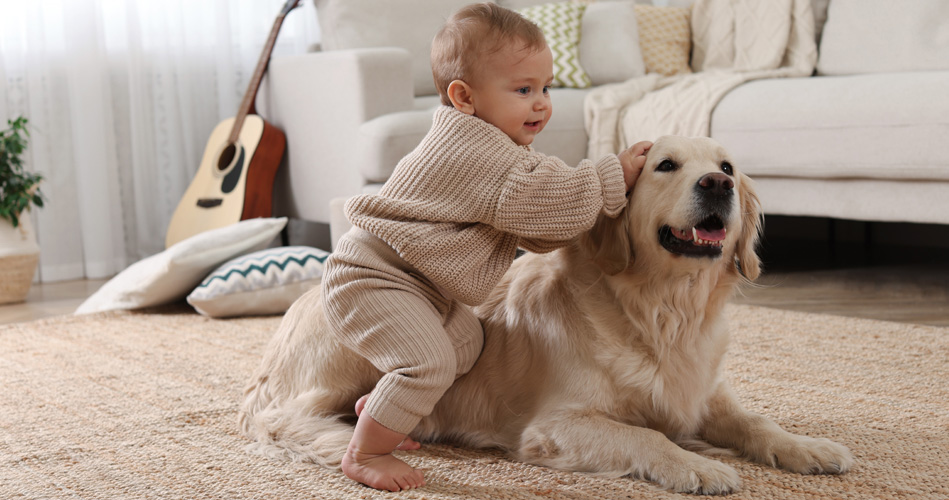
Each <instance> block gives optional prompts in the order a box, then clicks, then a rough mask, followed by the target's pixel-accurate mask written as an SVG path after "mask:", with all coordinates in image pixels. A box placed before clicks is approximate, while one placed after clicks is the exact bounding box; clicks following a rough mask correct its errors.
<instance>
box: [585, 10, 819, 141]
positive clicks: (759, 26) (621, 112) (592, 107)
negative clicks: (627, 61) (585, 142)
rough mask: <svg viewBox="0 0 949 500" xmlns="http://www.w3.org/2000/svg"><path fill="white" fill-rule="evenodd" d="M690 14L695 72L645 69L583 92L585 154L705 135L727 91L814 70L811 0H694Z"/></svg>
mask: <svg viewBox="0 0 949 500" xmlns="http://www.w3.org/2000/svg"><path fill="white" fill-rule="evenodd" d="M691 19H692V20H691V23H692V63H691V65H692V69H693V71H694V73H691V74H684V75H674V76H671V77H663V76H661V75H657V74H649V75H646V76H644V77H641V78H634V79H632V80H629V81H626V82H623V83H618V84H612V85H604V86H602V87H599V88H597V89H594V90H593V91H591V92H590V93H589V94H588V95H587V97H586V102H585V113H586V117H585V118H586V128H587V134H588V136H589V141H590V142H589V149H588V151H587V154H588V156H589V157H590V158H599V157H601V156H603V155H605V154H609V153H618V152H619V151H622V150H623V149H625V148H627V147H629V146H630V145H632V144H633V143H635V142H637V141H640V140H655V139H656V138H658V137H659V136H662V135H684V136H708V135H709V132H710V131H709V124H710V120H711V114H712V111H713V110H714V109H715V106H716V105H717V104H718V102H719V100H721V98H722V97H724V95H725V94H726V93H728V92H729V91H730V90H732V89H733V88H735V87H737V86H738V85H740V84H742V83H744V82H747V81H750V80H755V79H759V78H779V77H795V76H802V77H806V76H810V75H811V73H812V72H813V71H814V66H815V64H816V62H817V45H816V43H815V41H814V13H813V10H812V6H811V0H768V1H761V0H697V1H696V2H695V4H693V7H692V18H691Z"/></svg>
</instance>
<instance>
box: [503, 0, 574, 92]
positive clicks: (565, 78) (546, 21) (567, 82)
mask: <svg viewBox="0 0 949 500" xmlns="http://www.w3.org/2000/svg"><path fill="white" fill-rule="evenodd" d="M586 7H587V6H586V5H585V4H579V3H571V2H562V3H548V4H543V5H536V6H534V7H527V8H525V9H521V10H520V11H519V12H520V13H521V15H523V16H524V17H526V18H527V19H530V20H531V21H533V22H534V23H535V24H536V25H537V26H539V27H540V29H542V30H543V31H544V38H546V39H547V45H548V46H549V47H550V51H551V53H553V56H554V82H553V86H554V87H574V88H580V89H582V88H587V87H589V86H590V85H591V81H590V76H589V75H587V72H586V71H584V70H583V67H582V66H580V26H581V22H582V20H583V11H584V10H586Z"/></svg>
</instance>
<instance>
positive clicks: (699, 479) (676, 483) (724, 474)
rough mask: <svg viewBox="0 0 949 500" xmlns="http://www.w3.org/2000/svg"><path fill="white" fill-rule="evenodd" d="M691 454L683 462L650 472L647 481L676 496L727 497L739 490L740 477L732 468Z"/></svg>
mask: <svg viewBox="0 0 949 500" xmlns="http://www.w3.org/2000/svg"><path fill="white" fill-rule="evenodd" d="M691 455H692V456H690V457H689V458H688V460H687V461H686V463H679V464H668V466H667V467H664V470H653V471H652V473H651V474H649V477H648V479H650V480H652V481H655V482H657V483H659V484H660V485H661V486H663V487H664V488H668V489H670V490H673V491H675V492H678V493H696V494H700V495H727V494H729V493H734V492H735V491H737V490H738V489H739V488H741V478H740V477H738V472H736V471H735V469H733V468H731V467H729V466H728V465H725V464H723V463H721V462H718V461H715V460H712V459H709V458H705V457H702V456H699V455H695V454H691ZM657 469H658V468H657Z"/></svg>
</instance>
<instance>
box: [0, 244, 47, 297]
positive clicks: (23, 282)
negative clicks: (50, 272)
mask: <svg viewBox="0 0 949 500" xmlns="http://www.w3.org/2000/svg"><path fill="white" fill-rule="evenodd" d="M39 260H40V254H39V253H32V254H23V255H10V256H7V257H0V304H12V303H14V302H23V300H24V299H26V294H27V293H29V291H30V285H31V284H32V283H33V275H34V274H35V273H36V264H37V263H38V262H39Z"/></svg>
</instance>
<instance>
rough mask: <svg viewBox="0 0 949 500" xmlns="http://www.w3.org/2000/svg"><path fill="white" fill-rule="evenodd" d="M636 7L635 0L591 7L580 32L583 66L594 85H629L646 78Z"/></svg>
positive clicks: (596, 4)
mask: <svg viewBox="0 0 949 500" xmlns="http://www.w3.org/2000/svg"><path fill="white" fill-rule="evenodd" d="M635 6H636V2H634V1H632V0H618V1H616V0H614V1H603V0H600V1H597V2H593V3H590V4H589V5H587V10H586V11H585V12H584V13H583V25H582V27H581V31H580V33H581V35H580V64H582V65H583V69H585V70H586V72H587V74H588V75H590V80H591V81H592V82H593V85H603V84H606V83H618V82H625V81H626V80H629V79H630V78H635V77H637V76H643V75H644V74H646V65H645V63H643V56H642V52H641V51H640V50H639V28H638V27H637V25H636V10H635Z"/></svg>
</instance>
